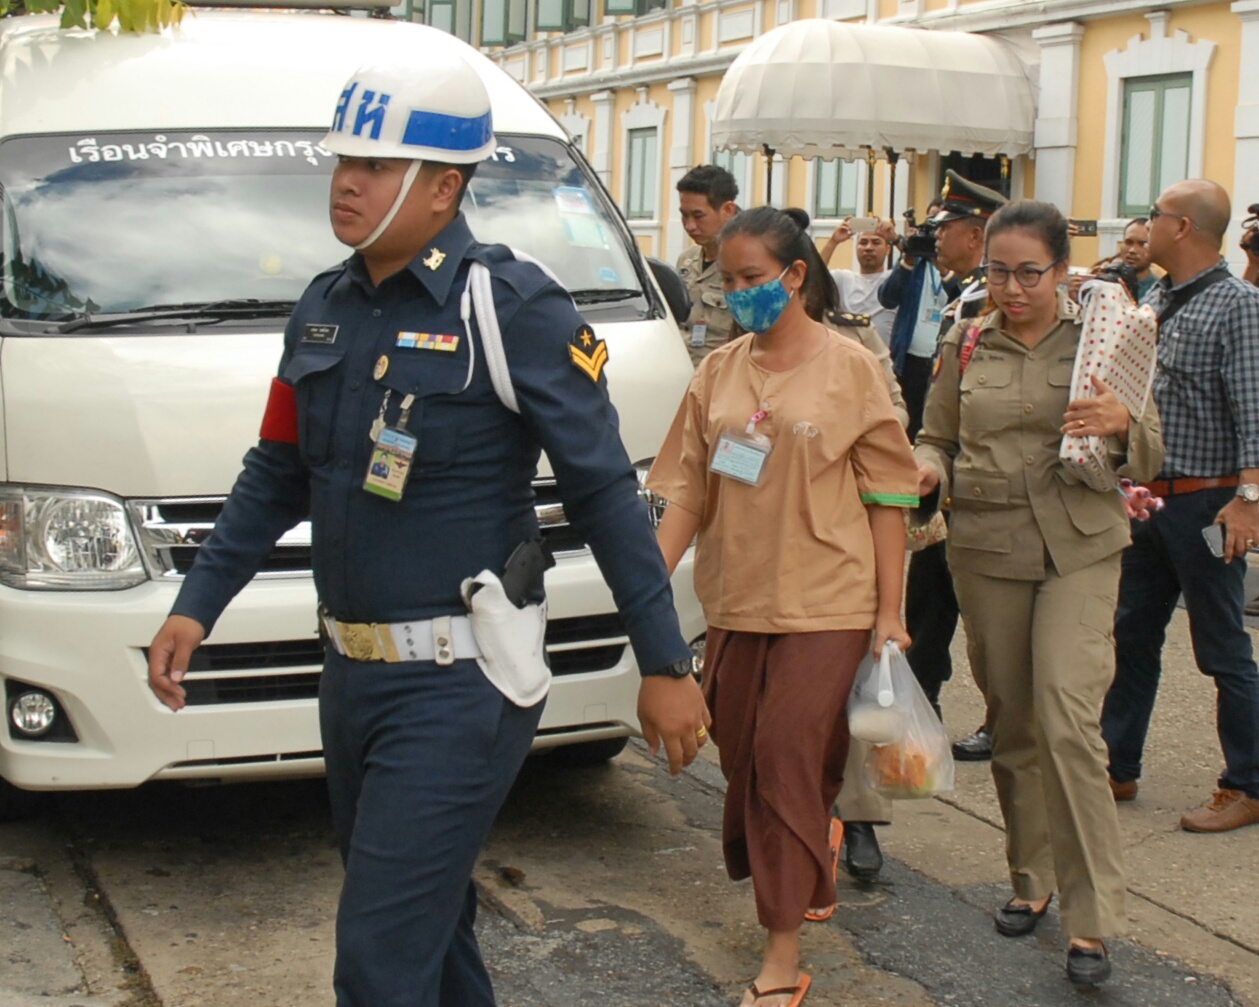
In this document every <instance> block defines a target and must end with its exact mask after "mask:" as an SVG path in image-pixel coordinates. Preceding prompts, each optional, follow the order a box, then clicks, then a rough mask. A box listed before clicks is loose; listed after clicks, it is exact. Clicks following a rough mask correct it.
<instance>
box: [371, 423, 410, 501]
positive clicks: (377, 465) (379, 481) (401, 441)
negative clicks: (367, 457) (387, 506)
mask: <svg viewBox="0 0 1259 1007" xmlns="http://www.w3.org/2000/svg"><path fill="white" fill-rule="evenodd" d="M417 444H419V441H418V440H417V439H416V438H415V437H413V436H412V435H411V434H409V433H407V432H406V431H405V430H399V429H398V428H397V427H385V428H384V429H383V430H381V432H380V436H379V437H377V438H376V446H375V447H373V448H372V460H371V462H370V463H369V465H368V468H367V478H366V479H364V480H363V489H365V490H367V492H368V493H375V494H376V495H377V496H382V497H384V498H385V499H386V500H401V499H402V489H403V487H404V486H406V483H407V476H409V475H410V474H411V459H413V458H414V457H415V447H416V445H417Z"/></svg>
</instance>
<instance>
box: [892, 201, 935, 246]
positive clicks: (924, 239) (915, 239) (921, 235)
mask: <svg viewBox="0 0 1259 1007" xmlns="http://www.w3.org/2000/svg"><path fill="white" fill-rule="evenodd" d="M902 216H903V217H904V218H905V241H904V243H903V244H902V245H901V254H902V255H904V256H906V257H907V258H910V259H934V258H935V257H936V230H937V228H938V226H939V225H937V224H933V223H932V222H931V221H930V220H924V221H923V222H922V223H921V224H916V223H914V208H913V207H912V206H911V207H910V208H909V209H908V210H906V211H905V212H904V213H903V214H902Z"/></svg>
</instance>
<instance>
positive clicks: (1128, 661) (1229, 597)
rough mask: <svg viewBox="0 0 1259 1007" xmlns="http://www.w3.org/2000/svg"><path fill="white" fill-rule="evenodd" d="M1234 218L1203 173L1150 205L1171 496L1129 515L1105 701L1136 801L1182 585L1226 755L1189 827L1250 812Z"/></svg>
mask: <svg viewBox="0 0 1259 1007" xmlns="http://www.w3.org/2000/svg"><path fill="white" fill-rule="evenodd" d="M1229 217H1230V207H1229V198H1228V194H1227V193H1226V192H1225V191H1224V190H1223V189H1222V188H1221V187H1220V186H1218V185H1216V184H1215V183H1214V182H1208V181H1202V180H1191V181H1187V182H1180V183H1178V184H1176V185H1173V186H1171V187H1170V188H1168V189H1167V190H1166V191H1165V192H1163V194H1162V195H1160V196H1159V198H1158V201H1157V202H1156V203H1155V204H1154V206H1153V208H1151V210H1150V224H1149V228H1150V246H1149V248H1150V258H1151V259H1152V260H1153V261H1154V262H1155V263H1157V264H1158V265H1159V266H1162V267H1163V268H1164V269H1165V270H1167V275H1166V276H1165V277H1164V278H1163V279H1161V280H1160V281H1159V282H1158V283H1157V284H1156V285H1155V286H1154V288H1153V289H1152V290H1151V291H1150V293H1149V294H1148V295H1147V297H1146V299H1145V303H1146V304H1149V305H1150V306H1151V307H1152V308H1154V310H1155V311H1156V312H1157V313H1158V315H1159V341H1158V370H1157V372H1156V374H1155V377H1154V398H1155V401H1156V403H1157V404H1158V410H1159V414H1160V417H1161V419H1162V423H1163V439H1164V442H1165V445H1166V456H1165V460H1164V463H1163V471H1162V472H1161V473H1160V476H1159V479H1158V480H1156V481H1155V482H1154V483H1151V484H1150V490H1151V492H1153V493H1154V494H1155V495H1156V496H1161V497H1163V498H1164V499H1165V501H1166V506H1165V507H1164V509H1163V510H1162V511H1161V512H1159V513H1157V514H1155V515H1154V516H1153V517H1152V518H1151V519H1150V521H1148V522H1146V523H1137V522H1134V523H1133V540H1132V545H1131V546H1130V547H1129V548H1128V549H1127V551H1126V552H1125V553H1124V559H1123V579H1122V581H1121V583H1120V589H1119V608H1118V612H1117V613H1116V617H1115V646H1116V652H1117V654H1116V656H1117V661H1116V669H1115V681H1114V684H1113V685H1112V686H1111V688H1110V692H1109V693H1108V694H1107V696H1106V702H1105V705H1104V707H1103V711H1102V733H1103V735H1104V736H1105V739H1106V744H1107V746H1108V747H1109V749H1110V775H1111V789H1112V790H1113V791H1114V794H1115V799H1116V800H1120V801H1125V800H1132V798H1134V797H1136V794H1137V779H1138V778H1139V777H1140V775H1141V753H1142V749H1143V748H1144V746H1145V736H1146V731H1147V730H1148V728H1149V724H1150V714H1151V713H1152V711H1153V709H1154V697H1155V694H1156V692H1157V691H1158V680H1159V673H1160V670H1161V650H1162V647H1163V640H1164V636H1165V631H1166V628H1167V624H1168V622H1169V621H1170V620H1171V617H1172V613H1173V612H1174V611H1175V607H1176V599H1177V598H1178V597H1179V596H1180V595H1182V594H1183V595H1184V599H1185V608H1186V609H1187V611H1188V615H1189V632H1190V635H1191V637H1192V639H1193V649H1194V655H1195V657H1196V659H1197V662H1198V668H1199V670H1200V671H1202V673H1203V674H1205V675H1210V676H1211V677H1212V678H1214V679H1215V685H1216V688H1217V689H1218V691H1219V702H1218V714H1217V722H1218V727H1219V735H1220V744H1221V746H1222V747H1223V750H1224V763H1225V770H1224V774H1223V776H1221V777H1220V779H1219V785H1218V789H1217V790H1216V791H1215V794H1214V796H1213V797H1212V798H1211V800H1210V802H1209V803H1208V804H1207V805H1206V807H1204V808H1200V809H1199V810H1197V811H1193V812H1191V813H1189V814H1187V815H1185V816H1184V817H1183V818H1181V820H1180V825H1181V828H1183V829H1185V830H1187V831H1189V832H1225V831H1228V830H1230V829H1236V828H1240V827H1241V826H1243V825H1250V824H1253V823H1255V822H1259V670H1257V669H1256V665H1255V660H1254V655H1253V652H1252V648H1251V642H1250V637H1249V636H1248V634H1247V632H1246V628H1245V625H1244V624H1243V621H1242V616H1243V609H1244V606H1245V603H1246V599H1245V593H1244V580H1245V575H1246V553H1247V551H1248V550H1249V549H1250V548H1251V547H1253V546H1254V545H1256V543H1259V290H1257V289H1256V288H1255V287H1254V286H1252V285H1250V284H1247V283H1244V282H1242V281H1241V280H1239V279H1237V278H1236V277H1234V276H1231V275H1230V274H1229V272H1228V267H1227V266H1226V264H1225V262H1224V260H1223V259H1222V258H1220V247H1221V244H1222V242H1223V239H1224V231H1225V230H1226V229H1227V227H1228V223H1229ZM1204 529H1206V531H1204ZM1212 538H1214V542H1212V541H1211V539H1212Z"/></svg>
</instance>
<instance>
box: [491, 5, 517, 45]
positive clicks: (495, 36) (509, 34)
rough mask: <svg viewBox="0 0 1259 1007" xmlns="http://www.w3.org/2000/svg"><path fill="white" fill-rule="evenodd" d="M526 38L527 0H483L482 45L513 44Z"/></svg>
mask: <svg viewBox="0 0 1259 1007" xmlns="http://www.w3.org/2000/svg"><path fill="white" fill-rule="evenodd" d="M524 40H525V0H483V3H482V5H481V44H482V45H512V44H513V43H516V42H523V41H524Z"/></svg>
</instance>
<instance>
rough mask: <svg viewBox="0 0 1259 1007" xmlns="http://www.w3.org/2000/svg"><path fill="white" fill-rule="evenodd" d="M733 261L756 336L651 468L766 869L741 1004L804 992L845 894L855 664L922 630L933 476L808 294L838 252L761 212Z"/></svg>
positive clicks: (710, 365) (738, 842)
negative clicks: (915, 589)
mask: <svg viewBox="0 0 1259 1007" xmlns="http://www.w3.org/2000/svg"><path fill="white" fill-rule="evenodd" d="M718 264H719V268H720V270H721V274H722V281H723V285H724V287H725V290H726V300H727V304H728V305H729V306H730V309H731V312H732V314H733V315H734V317H735V320H736V321H737V322H738V323H739V324H740V326H741V327H742V328H743V329H744V330H745V331H746V333H747V334H746V335H743V336H741V337H740V338H738V339H736V340H734V341H733V342H730V343H727V344H726V345H725V346H722V347H721V348H719V349H717V350H715V351H714V352H713V353H711V354H709V356H708V357H706V358H705V359H704V361H703V363H702V364H701V365H700V367H699V370H698V371H697V372H696V374H695V378H694V380H693V381H692V382H691V386H690V388H689V389H688V391H687V394H686V398H685V399H684V401H683V403H682V405H681V407H680V409H679V410H678V414H677V417H676V418H675V420H674V424H673V428H672V430H671V431H670V434H669V437H668V439H667V440H666V442H665V445H664V447H663V448H662V449H661V452H660V454H659V456H658V457H657V459H656V463H655V465H654V467H653V469H652V473H651V476H650V478H649V480H648V486H649V487H650V488H651V489H652V490H654V491H655V492H656V493H658V494H659V495H660V496H662V497H663V498H664V499H666V500H668V501H669V504H670V506H669V507H668V508H667V509H666V510H665V513H664V518H663V520H662V521H661V525H660V531H659V539H660V546H661V550H662V551H663V553H664V557H665V561H666V563H667V564H668V566H669V568H670V570H672V569H674V568H675V567H676V565H677V563H678V560H679V559H680V557H681V556H682V554H683V552H685V550H686V548H687V547H688V545H689V544H690V542H691V540H692V539H693V538H696V537H697V545H696V559H695V588H696V593H697V594H698V596H699V599H700V602H701V603H702V604H703V606H704V613H705V616H706V617H707V621H708V626H709V630H708V647H707V654H706V660H705V680H704V692H705V698H706V699H707V701H708V704H709V710H710V712H711V713H712V717H713V724H712V735H713V740H714V741H715V742H716V743H717V745H718V747H719V749H720V754H721V768H722V772H723V774H724V775H725V777H726V780H727V783H728V786H727V791H726V806H725V814H724V821H723V827H722V840H723V846H724V852H725V859H726V868H727V871H728V873H729V874H730V876H731V877H732V878H734V879H736V880H739V879H742V878H746V877H749V876H750V877H751V878H752V883H753V888H754V890H755V895H756V905H757V915H758V917H759V919H760V922H761V924H762V925H763V926H764V927H765V928H766V930H767V931H768V943H767V947H766V951H765V954H764V958H763V960H762V963H761V969H760V972H759V973H758V975H757V977H756V979H755V981H754V982H753V984H752V986H751V988H750V989H748V990H747V992H746V993H745V994H744V997H743V1000H742V1001H741V1002H742V1004H743V1005H745V1007H746V1005H753V1004H755V1007H788V1005H796V1004H799V1003H800V1002H801V1000H802V999H803V997H804V993H805V991H806V990H807V989H808V986H809V977H808V976H806V975H804V974H802V973H800V971H799V947H800V926H801V923H802V920H803V919H804V917H805V913H806V912H807V911H809V907H811V906H812V907H823V909H822V910H821V911H819V910H814V914H815V915H817V914H819V912H824V911H825V908H826V907H829V906H832V905H833V904H834V902H835V877H834V861H833V859H832V854H831V851H830V849H829V847H828V822H829V819H830V806H831V803H832V802H833V801H834V800H835V797H836V795H837V794H838V792H839V789H840V785H841V783H842V779H843V768H844V760H845V756H846V754H847V750H848V722H847V718H846V716H845V705H846V702H847V698H848V693H849V691H850V690H851V687H852V680H853V675H854V674H855V672H856V669H857V665H858V663H859V662H860V660H861V658H862V657H863V656H864V655H865V653H866V652H867V651H868V650H869V649H870V642H871V630H873V631H874V633H873V635H874V646H875V649H876V650H881V649H882V647H883V644H884V643H885V642H886V641H888V640H895V641H897V642H898V643H899V644H901V645H902V646H904V645H905V644H906V643H907V642H908V638H907V636H906V633H905V630H904V627H903V626H902V625H901V618H900V602H901V579H902V568H903V562H904V549H905V539H904V533H905V532H904V520H903V518H902V514H901V510H900V509H901V508H904V507H912V506H915V505H916V504H917V501H918V497H917V482H918V477H917V472H916V469H915V466H914V462H913V458H912V455H911V454H910V450H909V444H908V441H907V440H906V438H905V433H904V431H903V430H902V429H901V425H900V423H899V421H898V420H897V418H896V415H895V413H894V411H893V409H892V403H891V400H890V398H889V396H888V391H887V385H886V384H885V382H884V380H883V376H882V375H881V373H880V371H879V368H878V364H877V362H876V361H875V359H874V357H873V356H872V355H871V354H870V353H869V351H867V350H865V349H864V348H862V347H861V346H858V345H857V344H856V343H855V342H853V340H851V339H848V338H846V337H844V336H841V335H839V334H838V333H836V332H834V331H833V330H830V329H828V328H826V326H824V325H822V324H821V323H820V322H818V321H815V320H814V319H812V318H810V317H809V315H808V313H807V312H806V310H805V303H806V301H808V300H810V296H809V295H808V294H807V293H805V289H806V288H807V287H808V285H809V284H810V283H817V282H820V274H822V273H823V270H824V267H823V266H822V264H821V261H820V259H819V257H818V255H817V250H816V248H815V247H814V246H813V243H812V241H811V240H810V239H809V237H808V235H807V234H806V233H805V232H804V231H802V230H801V229H800V227H799V226H798V225H797V224H796V223H795V222H794V221H792V219H791V218H790V217H788V216H787V215H786V214H783V213H781V212H780V211H778V210H775V209H773V208H770V207H760V208H758V209H755V210H749V211H746V212H744V213H742V214H740V215H739V216H737V217H735V218H734V220H732V221H731V222H730V223H729V224H727V225H726V227H725V229H724V230H723V231H722V236H721V245H720V251H719V253H718Z"/></svg>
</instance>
